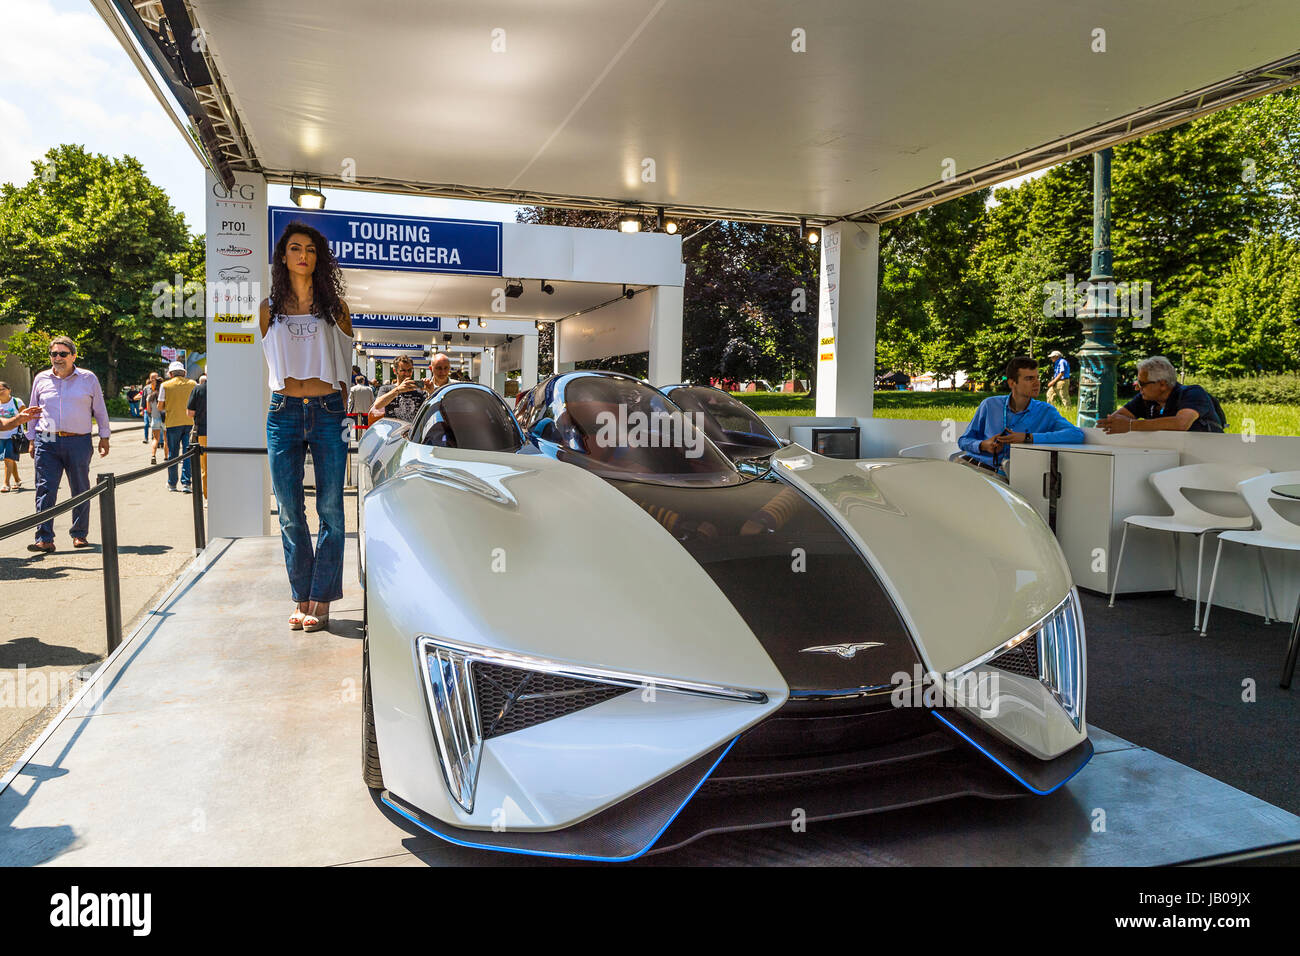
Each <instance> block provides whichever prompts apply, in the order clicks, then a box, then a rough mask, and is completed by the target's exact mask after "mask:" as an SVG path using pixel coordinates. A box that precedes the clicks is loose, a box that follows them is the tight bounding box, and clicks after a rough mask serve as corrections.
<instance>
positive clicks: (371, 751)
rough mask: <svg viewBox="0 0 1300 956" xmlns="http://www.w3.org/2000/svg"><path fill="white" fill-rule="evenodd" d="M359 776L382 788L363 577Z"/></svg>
mask: <svg viewBox="0 0 1300 956" xmlns="http://www.w3.org/2000/svg"><path fill="white" fill-rule="evenodd" d="M361 633H362V638H361V714H362V716H361V778H362V779H363V780H364V781H365V782H366V786H367V787H369V788H370V789H371V790H383V789H384V774H383V771H382V770H381V769H380V766H379V744H378V742H377V741H376V740H375V709H374V705H373V704H372V703H371V700H370V623H369V606H368V600H367V596H366V591H365V585H364V578H363V584H362V591H361Z"/></svg>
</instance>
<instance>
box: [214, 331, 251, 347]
mask: <svg viewBox="0 0 1300 956" xmlns="http://www.w3.org/2000/svg"><path fill="white" fill-rule="evenodd" d="M216 341H217V344H218V345H252V344H253V342H255V341H256V338H255V337H254V335H253V333H252V332H218V333H216Z"/></svg>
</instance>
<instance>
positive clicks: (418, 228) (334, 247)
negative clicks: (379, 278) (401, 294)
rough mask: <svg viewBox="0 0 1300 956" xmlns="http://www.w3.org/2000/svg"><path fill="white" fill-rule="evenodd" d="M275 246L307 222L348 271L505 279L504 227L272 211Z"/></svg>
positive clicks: (278, 208) (291, 209)
mask: <svg viewBox="0 0 1300 956" xmlns="http://www.w3.org/2000/svg"><path fill="white" fill-rule="evenodd" d="M268 213H269V216H270V243H268V245H269V246H270V247H271V248H274V246H275V243H276V242H277V240H278V239H279V238H280V234H281V233H282V232H283V231H284V228H285V227H286V226H288V225H289V223H291V222H302V223H305V224H306V225H309V226H311V227H312V228H314V229H317V230H319V231H320V233H321V235H323V236H324V237H325V240H326V242H328V243H329V244H330V249H331V251H333V253H334V257H335V258H336V259H337V260H338V263H339V265H340V266H342V267H343V268H345V269H392V270H397V271H401V272H451V273H457V274H461V275H480V276H499V275H501V223H499V222H475V221H473V220H469V219H431V218H424V217H419V216H386V215H379V214H376V213H360V212H347V211H326V210H314V211H312V210H305V209H298V208H297V207H284V206H272V207H270V209H269V210H268Z"/></svg>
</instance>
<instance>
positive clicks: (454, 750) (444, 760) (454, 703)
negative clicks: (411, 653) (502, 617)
mask: <svg viewBox="0 0 1300 956" xmlns="http://www.w3.org/2000/svg"><path fill="white" fill-rule="evenodd" d="M420 650H421V652H422V654H423V657H424V669H423V670H424V690H425V693H426V694H427V695H428V698H429V712H430V715H431V716H432V718H433V734H434V737H435V738H436V740H437V742H438V759H439V761H440V762H441V764H442V775H443V778H444V779H445V780H446V782H447V790H448V791H450V793H451V795H452V797H453V798H455V800H456V802H457V803H459V804H460V805H461V806H462V807H463V808H464V809H465V812H466V813H473V812H474V788H475V786H476V785H477V784H478V768H479V761H480V760H481V759H482V756H483V735H482V734H481V733H480V731H479V717H478V705H477V702H476V701H475V698H474V676H473V674H472V673H471V658H470V656H469V655H468V654H465V653H462V652H459V651H455V650H452V649H451V648H448V647H440V646H438V645H437V644H434V643H432V642H427V641H422V642H421V648H420Z"/></svg>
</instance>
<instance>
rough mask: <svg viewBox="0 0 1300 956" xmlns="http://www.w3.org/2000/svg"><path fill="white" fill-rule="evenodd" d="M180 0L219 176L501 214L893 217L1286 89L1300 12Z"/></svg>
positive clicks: (1254, 0) (1030, 0) (1122, 3)
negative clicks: (528, 209)
mask: <svg viewBox="0 0 1300 956" xmlns="http://www.w3.org/2000/svg"><path fill="white" fill-rule="evenodd" d="M92 2H94V3H95V4H96V5H97V6H99V7H100V8H101V10H102V11H104V12H105V13H106V15H107V16H109V17H111V16H113V14H112V13H111V11H108V10H107V5H108V4H109V3H114V2H115V3H119V4H123V5H127V6H131V5H132V4H133V6H132V9H133V10H138V11H139V14H140V16H141V17H142V18H143V20H144V21H145V22H151V21H150V18H151V17H152V18H153V21H152V22H156V19H157V16H158V15H160V13H161V6H160V3H159V2H158V0H92ZM187 3H188V6H189V9H190V13H191V16H192V18H193V20H194V23H195V25H196V26H197V27H199V28H201V30H202V31H203V36H204V37H205V42H206V59H207V62H208V64H209V65H210V67H211V68H212V71H213V72H214V74H215V76H216V78H217V82H216V84H214V85H212V86H208V87H205V88H203V89H201V90H196V91H195V92H196V94H197V95H198V97H199V100H200V101H201V102H202V104H203V109H204V110H205V111H206V113H207V116H208V117H209V119H210V120H211V122H212V125H213V127H214V128H215V129H216V131H217V135H216V141H217V142H219V143H220V152H221V154H222V156H223V157H224V159H225V161H228V162H229V164H230V166H231V167H232V168H247V169H258V170H261V171H263V172H265V173H267V175H268V176H269V177H270V178H272V179H279V180H283V179H287V177H288V176H289V175H290V174H291V173H299V174H302V173H310V174H311V175H312V176H313V177H319V178H321V179H322V180H323V182H324V183H325V184H326V185H329V184H345V181H347V180H349V175H350V176H351V177H352V179H351V180H350V181H349V183H348V184H351V185H356V186H364V187H366V188H387V189H393V190H397V191H416V192H424V193H431V194H440V195H461V196H481V197H487V198H497V199H501V200H502V201H513V202H529V201H538V200H539V199H551V200H554V201H556V202H557V203H563V202H569V203H571V204H574V205H591V206H594V207H603V208H609V206H610V204H617V203H627V204H636V205H640V206H644V207H652V206H656V205H665V206H668V207H669V208H670V210H671V209H683V210H697V211H698V210H706V211H707V210H713V211H717V212H720V213H721V212H726V211H732V212H737V213H745V212H748V213H750V214H753V215H755V216H759V217H762V216H767V217H768V218H779V217H781V216H785V217H788V216H798V215H807V216H809V217H812V218H819V219H833V218H837V217H846V216H858V217H863V218H888V217H889V216H890V215H895V214H897V213H898V212H899V211H901V210H902V209H903V208H904V207H905V206H907V205H908V203H911V207H912V208H915V206H916V205H917V204H924V203H928V202H932V201H934V200H935V199H936V198H943V197H944V196H948V195H954V194H956V193H958V192H961V191H966V190H969V189H971V188H975V187H976V186H977V185H981V184H984V183H987V182H992V181H997V180H998V179H1005V178H1007V177H1009V176H1013V175H1016V174H1017V172H1020V171H1024V170H1026V169H1029V168H1034V167H1035V166H1043V165H1047V164H1049V163H1050V162H1055V161H1058V160H1059V159H1060V158H1063V157H1065V156H1068V155H1072V154H1077V153H1079V152H1086V151H1089V150H1091V149H1095V148H1098V146H1100V145H1104V144H1105V143H1107V142H1114V141H1118V140H1121V139H1123V138H1124V137H1126V136H1132V135H1135V134H1136V133H1138V132H1141V131H1143V130H1145V129H1151V128H1156V127H1158V126H1160V125H1168V124H1169V123H1172V122H1177V121H1180V120H1183V119H1186V118H1187V117H1189V116H1192V115H1196V114H1197V113H1198V112H1204V111H1206V110H1208V109H1211V108H1214V107H1216V106H1219V105H1222V104H1223V103H1225V102H1231V101H1232V100H1234V99H1239V98H1241V97H1243V96H1248V95H1254V94H1256V93H1258V92H1261V91H1263V90H1265V89H1268V88H1274V87H1278V86H1283V85H1289V84H1290V83H1293V82H1295V81H1296V79H1297V78H1300V72H1298V71H1300V57H1297V55H1296V54H1297V49H1298V48H1300V3H1297V2H1296V0H1232V2H1225V0H1088V2H1086V3H1075V2H1064V0H985V2H981V3H972V2H970V0H925V2H919V0H918V2H906V3H902V2H897V0H835V2H830V0H828V2H820V3H808V2H806V0H746V2H743V3H742V2H736V0H731V2H724V0H623V2H619V3H611V2H609V0H549V2H544V3H543V2H537V0H485V2H477V3H464V2H451V0H420V2H414V0H405V2H399V0H372V2H368V3H357V2H355V0H275V2H273V3H271V2H260V0H187ZM114 26H115V28H116V29H117V30H118V32H119V34H121V26H120V25H119V24H114ZM494 30H503V31H504V33H503V34H497V35H496V37H495V39H496V40H497V42H498V44H499V43H501V42H504V44H505V48H504V51H503V52H494V51H493V42H494V33H493V31H494ZM1097 30H1104V31H1105V52H1094V47H1095V46H1096V45H1097V40H1096V38H1095V37H1096V34H1095V31H1097ZM795 31H803V36H804V37H805V38H806V41H805V42H806V52H794V51H793V50H792V44H793V43H795V42H797V38H796V37H795ZM1270 64H1271V66H1269V68H1268V69H1261V68H1264V67H1265V66H1266V65H1270ZM1117 121H1118V122H1117ZM1107 124H1109V125H1107ZM647 159H651V160H653V161H654V179H653V181H650V182H646V181H644V180H643V176H642V173H643V169H644V168H645V167H644V165H643V164H644V161H645V160H647ZM946 162H947V163H948V165H947V166H945V163H946ZM946 174H950V175H946ZM918 191H919V193H920V195H919V197H918V195H917V194H918ZM902 197H912V198H910V199H907V200H904V199H903V198H902Z"/></svg>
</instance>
